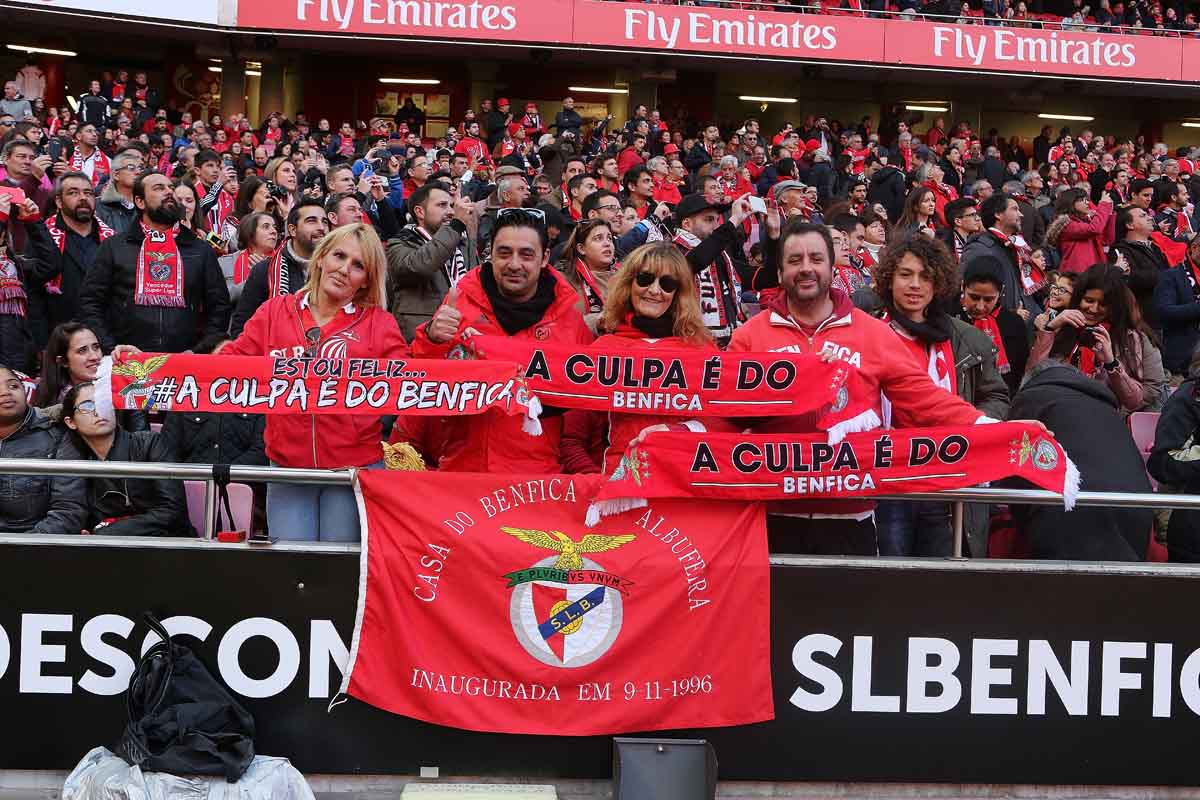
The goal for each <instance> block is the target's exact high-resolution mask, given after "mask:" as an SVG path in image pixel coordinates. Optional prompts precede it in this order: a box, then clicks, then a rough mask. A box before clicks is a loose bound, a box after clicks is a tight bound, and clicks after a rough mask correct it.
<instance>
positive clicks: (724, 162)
mask: <svg viewBox="0 0 1200 800" xmlns="http://www.w3.org/2000/svg"><path fill="white" fill-rule="evenodd" d="M737 165H738V159H737V156H723V157H722V158H721V168H722V169H724V168H725V167H731V166H732V167H736V166H737Z"/></svg>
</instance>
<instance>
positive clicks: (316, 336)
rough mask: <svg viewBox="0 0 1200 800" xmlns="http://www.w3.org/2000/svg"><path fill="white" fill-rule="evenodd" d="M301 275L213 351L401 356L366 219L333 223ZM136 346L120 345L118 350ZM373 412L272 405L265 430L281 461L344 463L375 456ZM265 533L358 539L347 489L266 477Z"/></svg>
mask: <svg viewBox="0 0 1200 800" xmlns="http://www.w3.org/2000/svg"><path fill="white" fill-rule="evenodd" d="M309 263H310V267H309V270H308V282H307V283H305V284H304V288H303V289H301V290H300V291H299V292H297V293H296V294H291V295H284V296H281V297H274V298H272V299H270V300H268V301H267V302H265V303H263V304H262V305H261V306H259V308H258V310H257V311H255V312H254V316H252V317H251V318H250V321H249V322H247V323H246V327H245V329H244V330H243V331H242V335H241V336H239V337H238V338H237V339H235V340H234V341H233V342H231V343H230V344H228V345H226V346H225V347H224V348H223V349H222V350H221V355H231V356H268V355H269V356H275V357H290V358H296V357H306V358H339V359H340V358H404V357H406V356H407V355H408V345H407V344H406V343H405V341H404V336H403V335H402V334H401V333H400V328H399V326H397V324H396V318H395V317H393V316H392V315H391V314H389V313H388V311H387V302H386V296H387V294H386V292H387V287H386V284H385V276H386V274H387V265H386V261H385V258H384V253H383V245H382V244H381V243H380V241H379V237H378V236H377V235H376V233H375V231H374V229H373V228H371V226H369V225H363V224H361V223H354V224H351V225H343V226H342V227H340V228H335V229H333V231H331V232H330V233H329V234H327V235H326V236H325V237H324V238H323V239H321V241H320V244H318V245H317V248H316V250H315V251H313V256H312V260H311V261H310V262H309ZM136 352H138V351H137V350H136V349H135V348H130V347H128V346H126V345H122V346H120V347H118V348H117V349H116V351H114V357H116V358H117V359H118V360H119V359H120V358H121V357H122V356H123V354H124V353H136ZM381 436H382V430H381V427H380V423H379V418H378V417H377V416H360V415H354V414H350V413H346V414H319V415H310V414H295V415H292V414H270V415H268V416H267V428H266V433H265V436H264V438H265V440H266V445H267V456H268V457H269V458H270V459H271V463H272V464H274V465H277V466H281V467H305V468H313V469H345V468H347V467H370V468H375V467H379V466H381V465H382V458H383V451H382V449H381V447H380V439H381ZM267 524H268V526H269V527H270V530H271V535H272V536H275V537H278V538H280V539H290V540H297V541H323V542H329V541H358V540H359V529H358V510H357V508H356V506H355V501H354V493H353V492H352V491H351V490H350V489H348V488H345V487H341V486H305V485H299V484H276V483H272V484H268V486H267Z"/></svg>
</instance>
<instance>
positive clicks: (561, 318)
mask: <svg viewBox="0 0 1200 800" xmlns="http://www.w3.org/2000/svg"><path fill="white" fill-rule="evenodd" d="M491 268H492V267H491V264H484V265H483V266H481V267H478V268H476V269H473V270H471V271H470V272H468V273H467V274H466V276H464V277H463V279H462V280H460V281H459V282H458V302H457V304H456V308H458V310H459V311H460V312H461V313H462V325H461V326H460V328H459V330H460V332H461V331H463V330H466V329H467V328H474V329H475V330H477V331H479V332H480V333H482V334H487V335H489V336H508V335H509V334H508V333H506V332H505V330H504V329H503V328H501V327H500V324H499V323H498V322H496V313H495V311H493V310H492V302H491V300H490V299H489V298H488V296H487V292H485V291H484V288H483V282H482V281H481V280H480V270H484V269H487V270H490V269H491ZM544 269H545V270H547V271H548V272H549V274H550V275H551V276H552V277H553V278H554V281H555V286H554V302H552V303H551V304H550V307H549V308H548V309H546V313H545V314H543V315H542V318H541V320H540V321H539V322H538V323H537V324H536V325H533V326H531V327H528V328H525V329H524V330H522V331H518V332H517V333H515V334H512V335H513V336H515V337H516V338H518V339H529V340H533V341H539V342H541V341H551V342H555V343H558V344H578V345H588V344H591V341H592V332H591V331H590V330H588V326H587V324H586V323H585V322H584V321H583V316H582V315H581V314H580V313H579V312H578V311H577V310H576V309H575V303H576V302H577V301H578V300H579V295H578V294H576V292H575V289H573V288H572V287H571V285H570V284H569V283H567V282H566V280H565V279H563V277H562V276H561V275H559V274H558V273H557V272H555V271H554V270H553V269H551V268H550V267H544ZM428 324H429V323H425V324H424V325H421V326H420V327H419V328H417V334H416V337H415V338H414V339H413V356H414V357H415V358H446V357H449V356H451V355H456V354H457V353H458V352H460V351H457V350H456V349H455V348H456V346H457V345H460V344H461V343H462V340H461V339H460V338H459V336H455V338H454V339H452V340H450V341H449V342H447V343H446V344H435V343H434V342H432V341H430V339H429V336H428V335H427V333H426V329H427V327H428ZM444 422H445V427H446V441H445V446H444V447H443V449H442V453H441V456H440V458H439V460H438V468H439V469H441V470H443V471H445V472H495V473H504V474H516V475H522V474H544V473H554V472H558V471H559V463H558V451H559V440H560V438H561V436H562V424H563V421H562V415H558V416H552V415H545V416H543V418H542V435H541V436H531V435H530V434H528V433H525V431H523V430H522V429H521V425H522V422H523V417H522V416H521V415H519V414H517V415H510V414H506V413H505V412H503V411H499V410H495V409H493V410H491V411H488V412H486V413H483V414H459V415H455V416H452V417H445V418H444Z"/></svg>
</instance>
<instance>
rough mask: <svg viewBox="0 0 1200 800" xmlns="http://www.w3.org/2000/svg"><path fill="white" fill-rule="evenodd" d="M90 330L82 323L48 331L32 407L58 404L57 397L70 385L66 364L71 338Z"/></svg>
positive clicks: (58, 326) (67, 323)
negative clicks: (40, 373)
mask: <svg viewBox="0 0 1200 800" xmlns="http://www.w3.org/2000/svg"><path fill="white" fill-rule="evenodd" d="M91 330H92V329H91V328H89V327H88V326H87V325H84V324H83V323H82V322H63V323H61V324H59V325H56V326H54V330H52V331H50V338H49V339H48V340H47V341H46V350H45V351H44V352H43V353H42V379H41V381H40V382H39V383H38V387H37V391H35V392H34V393H33V403H32V404H33V405H34V406H36V407H38V408H46V407H48V406H52V405H54V404H55V403H57V402H58V396H59V395H60V394H62V391H63V389H65V388H66V387H67V386H69V385H70V383H71V372H70V370H69V369H67V364H66V361H67V352H68V351H69V350H70V349H71V337H72V336H74V335H75V334H77V333H79V332H80V331H91ZM59 359H62V361H61V362H60V361H59Z"/></svg>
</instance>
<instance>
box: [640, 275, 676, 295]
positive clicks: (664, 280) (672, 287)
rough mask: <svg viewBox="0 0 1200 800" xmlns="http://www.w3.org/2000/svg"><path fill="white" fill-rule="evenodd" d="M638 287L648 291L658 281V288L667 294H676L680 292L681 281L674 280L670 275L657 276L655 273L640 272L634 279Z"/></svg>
mask: <svg viewBox="0 0 1200 800" xmlns="http://www.w3.org/2000/svg"><path fill="white" fill-rule="evenodd" d="M634 280H635V281H637V285H638V286H640V287H642V288H643V289H648V288H650V287H651V286H653V285H654V282H655V281H658V288H660V289H662V290H663V291H664V292H666V293H667V294H675V292H677V291H679V281H678V280H676V279H675V278H672V277H671V276H670V275H655V274H654V273H653V272H639V273H638V274H637V276H636V277H635V278H634Z"/></svg>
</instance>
